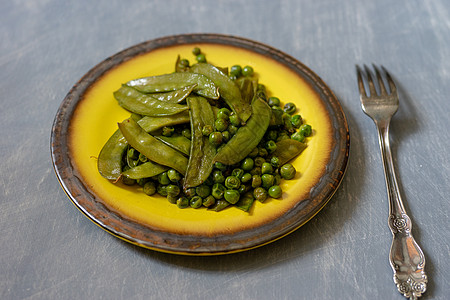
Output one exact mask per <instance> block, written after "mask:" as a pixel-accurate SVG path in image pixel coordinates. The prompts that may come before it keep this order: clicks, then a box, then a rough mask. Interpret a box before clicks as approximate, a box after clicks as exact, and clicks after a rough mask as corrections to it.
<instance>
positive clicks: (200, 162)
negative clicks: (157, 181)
mask: <svg viewBox="0 0 450 300" xmlns="http://www.w3.org/2000/svg"><path fill="white" fill-rule="evenodd" d="M187 103H188V106H189V112H190V119H191V132H192V141H191V153H190V157H189V164H188V167H187V171H186V176H185V180H184V183H183V188H184V189H187V188H190V187H195V186H198V185H200V184H202V183H203V182H204V181H205V180H206V179H207V178H208V176H209V174H211V171H212V168H213V163H212V160H213V158H214V156H215V154H216V148H215V147H214V146H213V145H212V144H211V143H210V142H209V140H208V137H206V136H204V135H203V133H202V129H203V127H204V126H205V125H211V126H214V113H213V110H212V108H211V105H210V104H209V102H208V100H207V99H205V98H203V97H192V96H190V97H188V98H187Z"/></svg>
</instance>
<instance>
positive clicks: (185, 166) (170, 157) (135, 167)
mask: <svg viewBox="0 0 450 300" xmlns="http://www.w3.org/2000/svg"><path fill="white" fill-rule="evenodd" d="M192 54H193V55H194V58H195V63H193V64H191V63H190V61H189V59H187V58H181V57H180V56H178V57H177V58H176V60H175V59H174V61H175V67H174V72H172V73H165V74H159V75H153V76H148V77H141V78H130V80H129V81H128V82H126V83H124V84H123V85H122V86H121V87H119V88H118V89H117V90H116V91H115V92H114V93H113V95H114V98H115V99H116V101H117V103H116V104H115V105H119V106H121V107H122V108H123V109H125V110H126V111H128V112H130V117H129V118H127V119H125V120H123V121H121V120H118V121H119V122H120V121H121V122H120V123H118V129H117V130H116V131H115V132H114V133H113V135H112V136H111V137H110V138H109V139H108V141H107V142H106V143H105V144H104V146H103V148H102V150H101V151H100V153H99V155H98V163H97V167H98V171H99V173H100V174H101V175H102V176H103V177H104V178H106V179H109V180H110V181H111V184H116V183H117V182H118V181H121V182H122V183H123V184H124V185H136V186H139V189H141V190H142V193H145V194H147V195H149V196H152V195H154V194H159V195H161V196H164V197H166V198H167V200H168V201H169V202H170V203H172V204H174V205H176V206H178V207H179V208H188V207H190V208H194V209H199V208H202V209H208V210H213V211H221V210H223V209H224V208H227V207H230V206H234V207H236V208H238V209H241V210H243V211H249V210H250V208H251V207H252V205H253V203H254V201H259V202H264V201H265V200H266V199H267V198H269V197H270V198H280V197H281V195H282V193H283V191H282V188H281V187H280V183H281V182H282V181H284V180H295V179H294V177H295V175H296V169H295V167H294V166H293V165H292V164H291V163H290V161H291V160H292V159H294V158H296V157H297V156H298V155H300V154H301V153H302V151H303V150H304V149H305V148H306V147H307V143H308V140H309V139H310V138H311V135H312V128H311V126H310V125H309V124H306V123H304V121H303V119H302V116H301V115H300V114H299V113H298V108H297V107H296V104H294V103H292V102H286V103H284V102H283V101H282V100H280V99H279V98H278V97H277V95H271V94H269V92H268V91H267V90H269V89H270V82H268V83H264V82H259V80H258V76H257V71H258V70H253V68H252V67H251V66H244V67H242V66H241V65H239V64H235V65H232V66H225V67H224V66H218V65H213V64H210V63H209V62H208V61H207V57H206V56H205V54H204V53H202V51H201V49H200V48H199V47H195V48H193V50H192ZM216 64H217V63H216ZM266 86H267V87H268V88H269V89H267V88H266ZM149 201H152V200H151V199H150V198H149Z"/></svg>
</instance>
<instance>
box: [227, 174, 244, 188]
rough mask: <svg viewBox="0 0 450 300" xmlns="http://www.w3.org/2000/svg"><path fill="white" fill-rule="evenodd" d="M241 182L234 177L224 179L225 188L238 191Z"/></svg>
mask: <svg viewBox="0 0 450 300" xmlns="http://www.w3.org/2000/svg"><path fill="white" fill-rule="evenodd" d="M240 185H241V181H240V180H239V179H238V178H237V177H236V176H228V177H227V178H225V187H226V188H228V189H238V188H239V186H240Z"/></svg>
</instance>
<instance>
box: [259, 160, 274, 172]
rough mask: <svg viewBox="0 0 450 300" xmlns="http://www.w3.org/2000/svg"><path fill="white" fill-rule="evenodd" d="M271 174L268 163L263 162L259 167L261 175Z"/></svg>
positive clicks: (271, 168) (270, 167)
mask: <svg viewBox="0 0 450 300" xmlns="http://www.w3.org/2000/svg"><path fill="white" fill-rule="evenodd" d="M272 172H273V167H272V165H271V164H270V163H268V162H265V163H263V164H262V166H261V173H262V174H271V173H272Z"/></svg>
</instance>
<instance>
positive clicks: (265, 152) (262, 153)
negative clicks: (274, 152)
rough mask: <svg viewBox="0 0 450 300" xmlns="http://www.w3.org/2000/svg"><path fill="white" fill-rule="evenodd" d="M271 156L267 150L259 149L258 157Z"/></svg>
mask: <svg viewBox="0 0 450 300" xmlns="http://www.w3.org/2000/svg"><path fill="white" fill-rule="evenodd" d="M268 154H269V151H267V149H266V148H262V147H261V148H258V155H259V156H262V157H266V156H267V155H268Z"/></svg>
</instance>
